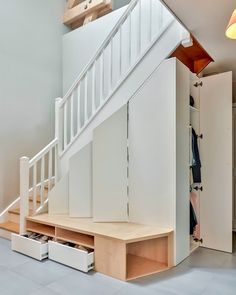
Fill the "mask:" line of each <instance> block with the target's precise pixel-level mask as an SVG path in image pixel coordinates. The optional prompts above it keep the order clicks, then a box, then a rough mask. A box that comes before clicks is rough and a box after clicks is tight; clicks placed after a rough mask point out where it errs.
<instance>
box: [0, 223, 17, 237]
mask: <svg viewBox="0 0 236 295" xmlns="http://www.w3.org/2000/svg"><path fill="white" fill-rule="evenodd" d="M0 229H3V230H6V231H9V232H12V233H16V234H18V233H19V229H20V226H19V224H18V223H15V222H11V221H7V222H3V223H0Z"/></svg>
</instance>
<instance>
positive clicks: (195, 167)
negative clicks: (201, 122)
mask: <svg viewBox="0 0 236 295" xmlns="http://www.w3.org/2000/svg"><path fill="white" fill-rule="evenodd" d="M197 139H198V136H197V134H196V132H195V130H194V129H193V128H192V174H193V181H194V183H200V182H201V181H202V180H201V161H200V155H199V149H198V140H197Z"/></svg>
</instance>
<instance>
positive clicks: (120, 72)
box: [119, 24, 123, 78]
mask: <svg viewBox="0 0 236 295" xmlns="http://www.w3.org/2000/svg"><path fill="white" fill-rule="evenodd" d="M122 25H123V24H122ZM119 31H120V59H119V60H120V65H119V78H120V77H121V76H122V56H123V52H122V49H123V46H122V44H123V43H122V38H123V34H122V26H121V27H120V30H119Z"/></svg>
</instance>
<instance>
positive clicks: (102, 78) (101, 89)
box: [99, 52, 104, 104]
mask: <svg viewBox="0 0 236 295" xmlns="http://www.w3.org/2000/svg"><path fill="white" fill-rule="evenodd" d="M103 75H104V54H103V52H102V53H101V55H100V103H102V101H103V94H104V93H103V92H104V81H103V80H104V76H103ZM100 103H99V104H100Z"/></svg>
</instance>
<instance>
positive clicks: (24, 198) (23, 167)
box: [20, 157, 29, 235]
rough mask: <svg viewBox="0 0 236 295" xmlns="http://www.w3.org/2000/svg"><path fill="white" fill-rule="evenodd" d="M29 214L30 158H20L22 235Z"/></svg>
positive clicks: (24, 231)
mask: <svg viewBox="0 0 236 295" xmlns="http://www.w3.org/2000/svg"><path fill="white" fill-rule="evenodd" d="M28 215H29V158H27V157H22V158H21V159H20V235H24V234H25V233H26V217H28Z"/></svg>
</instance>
